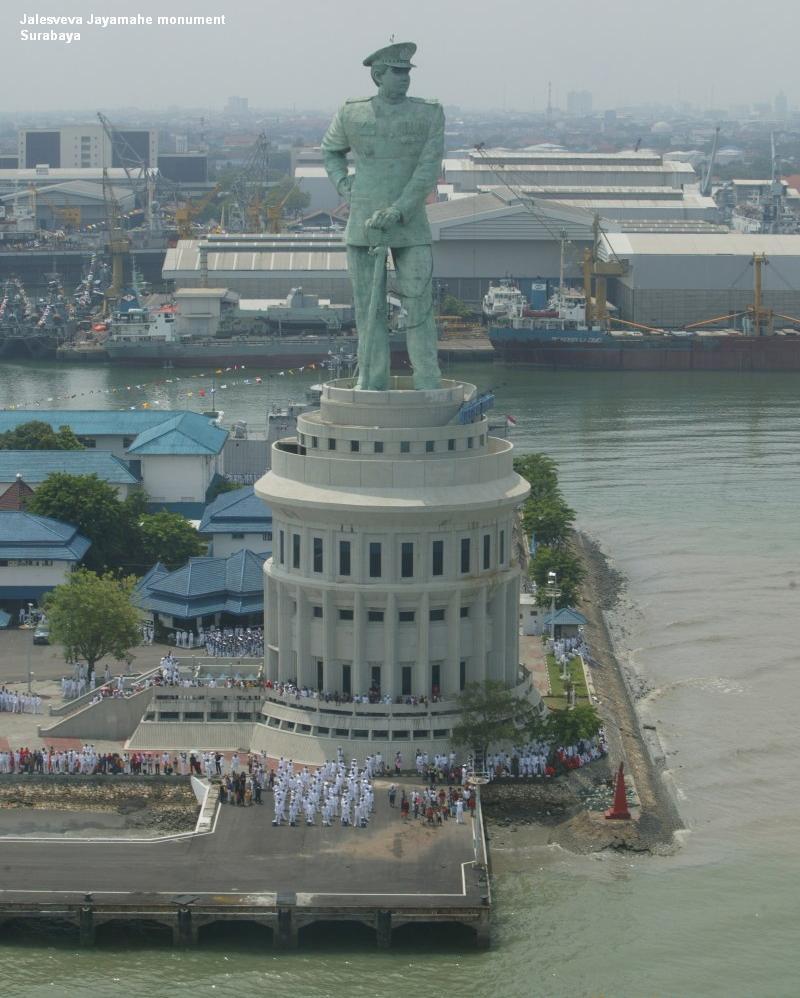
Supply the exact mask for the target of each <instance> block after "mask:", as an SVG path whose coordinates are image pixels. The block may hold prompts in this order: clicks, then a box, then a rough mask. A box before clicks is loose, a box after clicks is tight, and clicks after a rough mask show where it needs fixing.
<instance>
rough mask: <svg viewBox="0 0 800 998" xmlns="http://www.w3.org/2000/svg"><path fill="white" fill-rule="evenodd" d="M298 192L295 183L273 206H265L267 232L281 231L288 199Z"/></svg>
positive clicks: (298, 187)
mask: <svg viewBox="0 0 800 998" xmlns="http://www.w3.org/2000/svg"><path fill="white" fill-rule="evenodd" d="M299 190H300V185H299V184H298V183H297V182H296V181H295V183H293V184H292V186H291V187H290V188H289V190H288V191H287V192H286V194H285V195H284V196H283V197H282V198H281V199H280V201H278V202H276V203H275V204H269V205H267V231H268V232H273V233H278V232H282V231H283V209H284V208H285V207H286V204H287V202H288V200H289V198H290V197H291V196H292V195H293V194H294V193H295V192H296V191H299Z"/></svg>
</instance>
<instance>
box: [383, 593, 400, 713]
mask: <svg viewBox="0 0 800 998" xmlns="http://www.w3.org/2000/svg"><path fill="white" fill-rule="evenodd" d="M383 642H384V643H383V649H384V650H383V662H384V665H383V668H384V674H385V678H384V679H383V686H384V688H385V689H386V690H387V691H388V692H389V693H391V694H392V696H393V697H396V696H397V695H398V694H399V693H400V691H401V681H400V673H399V670H398V665H397V596H396V595H395V593H393V592H389V593H387V595H386V610H385V612H384V614H383Z"/></svg>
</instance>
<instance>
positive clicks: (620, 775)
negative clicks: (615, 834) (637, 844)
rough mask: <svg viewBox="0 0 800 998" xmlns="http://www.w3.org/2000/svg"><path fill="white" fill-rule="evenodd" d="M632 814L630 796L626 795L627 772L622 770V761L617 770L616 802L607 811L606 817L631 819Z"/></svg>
mask: <svg viewBox="0 0 800 998" xmlns="http://www.w3.org/2000/svg"><path fill="white" fill-rule="evenodd" d="M630 816H631V812H630V811H629V810H628V798H627V797H626V796H625V774H624V772H623V770H622V763H620V764H619V769H618V770H617V783H616V786H615V787H614V804H613V806H612V807H610V808H609V809H608V810H607V811H606V818H611V819H614V820H629V819H630Z"/></svg>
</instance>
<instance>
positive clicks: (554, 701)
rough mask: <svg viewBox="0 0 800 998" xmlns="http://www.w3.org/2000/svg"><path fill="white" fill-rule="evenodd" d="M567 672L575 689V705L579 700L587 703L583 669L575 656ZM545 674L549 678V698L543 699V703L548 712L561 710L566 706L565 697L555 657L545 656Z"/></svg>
mask: <svg viewBox="0 0 800 998" xmlns="http://www.w3.org/2000/svg"><path fill="white" fill-rule="evenodd" d="M567 671H568V673H569V676H570V679H571V681H572V685H573V686H574V687H575V696H576V699H577V703H580V702H581V700H584V701H585V702H587V703H588V702H589V691H588V690H587V689H586V680H585V679H584V676H583V667H582V666H581V660H580V658H578V656H577V655H576V656H575V657H574V658H571V659H570V660H569V663H568V668H567ZM547 674H548V676H549V678H550V696H547V697H545V698H544V702H545V703H546V704H547V706H548V707H549V708H550V710H563V709H564V708H565V707H566V705H567V697H566V694H565V693H564V682H563V680H562V679H561V669H560V668H559V665H558V662H556V658H555V655H552V654H551V655H548V656H547Z"/></svg>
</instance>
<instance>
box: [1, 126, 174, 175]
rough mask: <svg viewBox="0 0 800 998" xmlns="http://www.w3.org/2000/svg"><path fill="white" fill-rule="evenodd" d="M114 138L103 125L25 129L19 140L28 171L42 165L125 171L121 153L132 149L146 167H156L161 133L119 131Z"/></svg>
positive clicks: (150, 129)
mask: <svg viewBox="0 0 800 998" xmlns="http://www.w3.org/2000/svg"><path fill="white" fill-rule="evenodd" d="M113 134H114V142H113V143H112V141H111V138H110V137H109V136H108V135H107V133H106V131H105V129H104V128H103V126H102V125H101V124H99V123H98V124H91V125H71V126H68V127H64V128H21V129H20V130H19V132H18V138H17V148H18V155H19V163H20V165H21V166H22V167H25V168H27V169H33V168H34V167H36V166H40V165H47V166H51V167H61V168H68V167H73V168H79V169H85V168H92V167H101V168H102V167H104V166H108V167H121V166H122V165H123V159H122V156H121V151H122V149H130V150H132V153H134V154H135V155H136V156H138V157H139V158H140V159H141V161H142V162H143V163H144V165H145V166H147V167H151V166H153V167H154V166H155V165H156V163H157V162H158V130H157V129H155V128H132V129H115V130H114V132H113ZM126 165H130V164H129V163H126Z"/></svg>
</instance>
